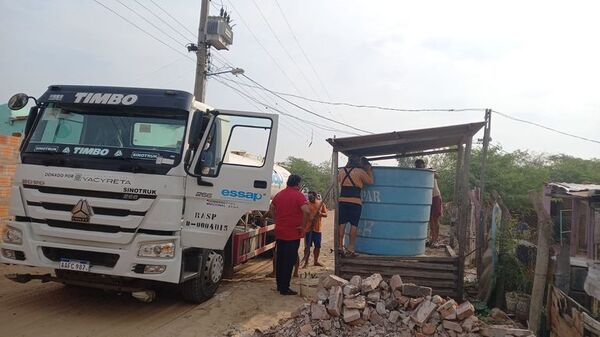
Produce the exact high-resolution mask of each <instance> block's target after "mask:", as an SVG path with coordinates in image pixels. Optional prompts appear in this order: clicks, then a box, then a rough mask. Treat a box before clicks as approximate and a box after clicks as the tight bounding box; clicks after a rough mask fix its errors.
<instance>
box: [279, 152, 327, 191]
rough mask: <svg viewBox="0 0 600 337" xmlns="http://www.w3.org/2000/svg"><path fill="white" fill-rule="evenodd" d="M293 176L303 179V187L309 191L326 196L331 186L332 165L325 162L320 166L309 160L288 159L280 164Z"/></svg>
mask: <svg viewBox="0 0 600 337" xmlns="http://www.w3.org/2000/svg"><path fill="white" fill-rule="evenodd" d="M279 165H281V166H282V167H284V168H285V169H286V170H288V171H290V172H291V173H292V174H297V175H299V176H301V177H302V187H303V188H306V189H307V190H314V191H316V192H317V193H321V194H325V193H327V189H328V188H329V186H330V185H331V163H330V162H327V161H326V162H323V163H321V164H319V165H316V164H313V163H311V162H309V161H307V160H304V159H302V158H296V157H292V156H290V157H288V158H287V159H286V160H285V161H284V162H282V163H279Z"/></svg>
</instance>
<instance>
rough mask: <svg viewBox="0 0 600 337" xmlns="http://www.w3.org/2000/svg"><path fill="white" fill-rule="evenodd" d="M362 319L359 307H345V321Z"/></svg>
mask: <svg viewBox="0 0 600 337" xmlns="http://www.w3.org/2000/svg"><path fill="white" fill-rule="evenodd" d="M357 319H360V311H358V309H348V308H344V322H346V323H349V322H352V321H356V320H357Z"/></svg>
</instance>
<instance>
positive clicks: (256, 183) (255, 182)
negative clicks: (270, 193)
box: [254, 180, 267, 188]
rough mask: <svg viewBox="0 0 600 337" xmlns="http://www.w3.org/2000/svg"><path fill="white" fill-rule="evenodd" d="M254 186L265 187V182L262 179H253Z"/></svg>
mask: <svg viewBox="0 0 600 337" xmlns="http://www.w3.org/2000/svg"><path fill="white" fill-rule="evenodd" d="M254 188H267V182H266V181H264V180H255V181H254Z"/></svg>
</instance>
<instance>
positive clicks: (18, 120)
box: [0, 104, 29, 136]
mask: <svg viewBox="0 0 600 337" xmlns="http://www.w3.org/2000/svg"><path fill="white" fill-rule="evenodd" d="M27 115H29V108H28V107H25V108H23V109H21V110H18V111H12V110H10V109H9V108H8V105H7V104H0V135H4V136H10V135H13V134H15V133H20V134H22V133H23V130H24V129H25V123H26V122H27Z"/></svg>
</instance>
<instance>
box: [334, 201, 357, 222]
mask: <svg viewBox="0 0 600 337" xmlns="http://www.w3.org/2000/svg"><path fill="white" fill-rule="evenodd" d="M338 208H339V216H340V218H339V224H340V225H345V224H347V223H348V222H349V223H350V224H351V225H352V226H358V220H360V213H361V212H362V205H359V204H354V203H351V202H343V201H342V202H340V203H339V204H338Z"/></svg>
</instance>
